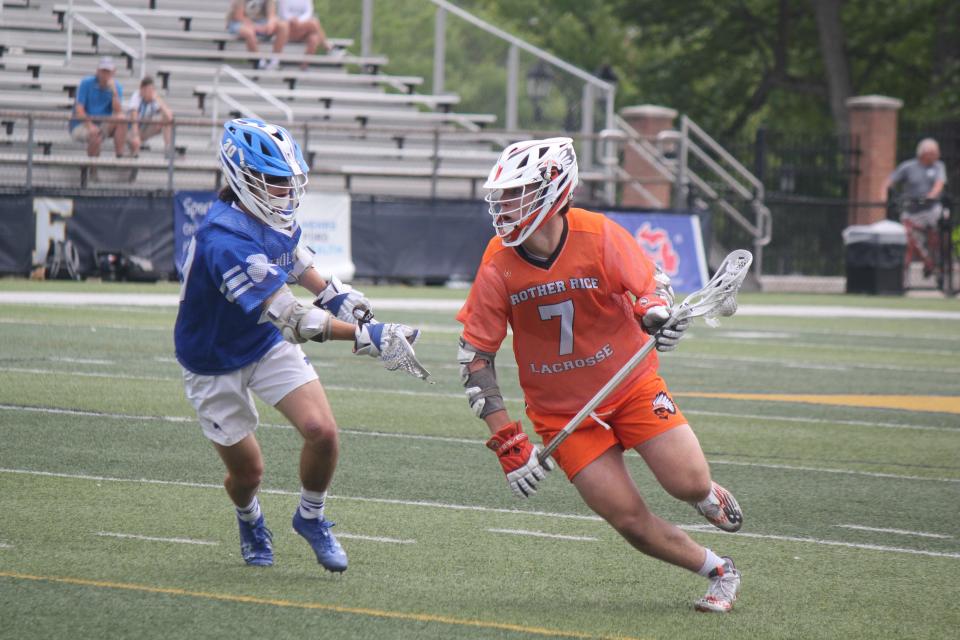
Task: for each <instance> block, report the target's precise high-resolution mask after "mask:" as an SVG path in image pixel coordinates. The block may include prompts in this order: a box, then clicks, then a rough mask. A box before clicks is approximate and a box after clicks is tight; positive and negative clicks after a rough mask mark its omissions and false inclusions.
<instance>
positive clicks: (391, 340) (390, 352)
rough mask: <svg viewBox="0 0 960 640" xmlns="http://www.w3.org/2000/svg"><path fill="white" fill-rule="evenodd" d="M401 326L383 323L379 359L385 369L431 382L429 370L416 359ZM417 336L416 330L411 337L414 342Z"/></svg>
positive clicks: (418, 334)
mask: <svg viewBox="0 0 960 640" xmlns="http://www.w3.org/2000/svg"><path fill="white" fill-rule="evenodd" d="M374 322H376V321H374ZM401 326H402V325H398V324H386V325H384V333H383V341H382V343H381V344H380V361H381V362H382V363H383V366H384V367H385V368H386V369H387V371H398V370H399V371H403V372H404V373H409V374H410V375H412V376H413V377H415V378H420V379H421V380H424V381H426V382H428V383H430V384H433V381H432V380H430V372H429V371H427V370H426V368H425V367H424V366H423V365H422V364H420V361H419V360H417V355H416V353H414V351H413V345H412V344H411V343H410V342H409V341H408V340H407V337H406V336H405V335H404V333H403V331H402V330H401V329H400V327H401ZM419 337H420V332H419V331H417V332H416V334H414V337H413V338H412V340H413V342H416V341H417V340H418V339H419Z"/></svg>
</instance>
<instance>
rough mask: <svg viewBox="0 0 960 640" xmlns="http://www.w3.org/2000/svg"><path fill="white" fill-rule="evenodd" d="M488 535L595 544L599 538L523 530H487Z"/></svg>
mask: <svg viewBox="0 0 960 640" xmlns="http://www.w3.org/2000/svg"><path fill="white" fill-rule="evenodd" d="M487 531H489V532H490V533H506V534H509V535H514V536H532V537H534V538H553V539H554V540H574V541H578V542H597V541H598V540H599V539H600V538H592V537H590V536H566V535H562V534H559V533H544V532H543V531H527V530H525V529H487Z"/></svg>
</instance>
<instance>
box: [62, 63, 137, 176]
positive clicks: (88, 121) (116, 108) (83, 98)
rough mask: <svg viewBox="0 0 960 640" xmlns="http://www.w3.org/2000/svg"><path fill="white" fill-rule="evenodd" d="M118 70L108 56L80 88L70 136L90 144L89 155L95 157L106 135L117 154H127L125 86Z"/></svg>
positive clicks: (88, 146) (83, 81)
mask: <svg viewBox="0 0 960 640" xmlns="http://www.w3.org/2000/svg"><path fill="white" fill-rule="evenodd" d="M115 71H116V65H115V64H114V62H113V58H111V57H110V56H104V57H103V58H100V62H99V64H97V72H96V74H94V75H92V76H87V77H86V78H84V79H83V80H82V81H81V82H80V86H79V87H77V101H76V103H75V104H74V107H73V119H72V120H71V121H70V135H71V137H72V138H73V139H74V140H76V141H77V142H86V143H87V155H88V156H91V157H95V156H99V155H100V145H101V144H102V143H103V140H104V138H111V137H112V138H113V146H114V149H115V150H116V152H117V157H118V158H119V157H121V156H122V155H123V149H124V145H125V144H126V140H127V127H126V126H125V123H124V122H123V110H122V107H121V101H122V98H123V88H122V87H121V86H120V84H119V83H118V82H117V81H116V80H115V79H114V73H115Z"/></svg>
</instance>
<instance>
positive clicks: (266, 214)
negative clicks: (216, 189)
mask: <svg viewBox="0 0 960 640" xmlns="http://www.w3.org/2000/svg"><path fill="white" fill-rule="evenodd" d="M228 161H229V158H228ZM230 165H231V167H230V169H231V171H224V172H223V173H224V175H225V176H226V178H227V182H228V183H229V184H230V187H231V188H232V189H233V191H234V193H236V194H237V196H238V197H239V198H240V202H241V203H242V204H243V206H244V207H245V208H246V209H247V210H248V211H249V212H250V213H252V214H254V215H255V216H257V217H258V218H260V219H261V220H263V221H264V222H266V223H267V224H269V225H270V226H271V227H274V228H277V229H289V228H290V227H291V226H293V222H294V219H295V217H296V214H297V209H299V208H300V202H301V200H302V198H303V195H304V193H305V192H306V186H307V182H308V180H307V176H306V174H302V173H301V174H298V175H292V176H278V175H271V174H269V173H261V172H259V171H254V170H252V169H250V168H248V167H241V166H237V165H236V164H234V163H233V162H230Z"/></svg>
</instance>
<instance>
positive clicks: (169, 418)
mask: <svg viewBox="0 0 960 640" xmlns="http://www.w3.org/2000/svg"><path fill="white" fill-rule="evenodd" d="M3 410H7V411H31V412H42V413H47V412H48V413H53V414H65V415H85V416H91V417H103V418H117V419H127V420H159V421H162V422H176V423H190V422H194V420H193V419H192V418H184V417H180V416H132V415H126V414H109V413H101V412H96V411H78V410H74V409H44V408H38V407H19V406H16V405H4V404H0V411H3ZM688 413H689V412H688ZM260 426H261V427H265V428H270V429H285V430H293V427H292V426H290V425H286V424H270V423H261V424H260ZM946 430H947V431H951V429H946ZM340 433H344V434H348V435H355V436H369V437H375V438H399V439H409V440H427V441H435V442H453V443H457V444H467V445H471V446H477V447H479V446H481V445H482V444H483V442H484V441H483V440H481V439H473V438H451V437H447V436H428V435H420V434H409V433H385V432H382V431H368V430H362V429H341V430H340ZM628 455H632V454H630V452H628ZM710 463H711V464H721V465H724V464H725V465H730V466H737V467H753V468H758V469H780V470H785V471H798V472H804V473H830V474H844V475H853V476H865V477H869V478H890V479H894V480H910V481H926V482H949V483H958V484H960V478H936V477H926V476H913V475H902V474H896V473H882V472H877V471H858V470H855V469H835V468H830V467H807V466H797V465H787V464H778V463H763V462H743V461H738V460H723V459H711V460H710Z"/></svg>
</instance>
